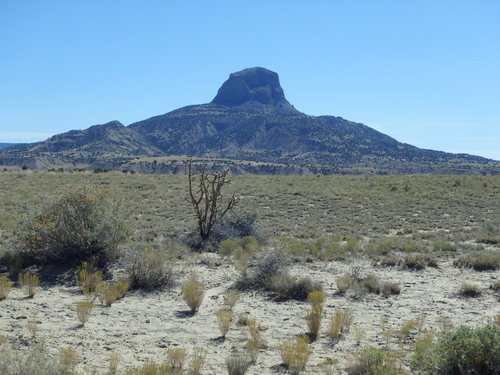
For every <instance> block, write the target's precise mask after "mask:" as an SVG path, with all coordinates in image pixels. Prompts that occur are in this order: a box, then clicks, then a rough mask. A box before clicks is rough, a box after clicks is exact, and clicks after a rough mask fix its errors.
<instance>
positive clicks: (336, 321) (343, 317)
mask: <svg viewBox="0 0 500 375" xmlns="http://www.w3.org/2000/svg"><path fill="white" fill-rule="evenodd" d="M352 321H353V316H352V313H351V312H349V311H346V310H336V311H335V314H334V315H333V316H332V317H331V318H330V324H329V325H328V336H329V337H330V338H331V339H332V340H333V341H335V342H338V341H339V340H340V339H341V338H342V337H343V336H344V334H345V333H347V332H349V329H350V327H351V323H352Z"/></svg>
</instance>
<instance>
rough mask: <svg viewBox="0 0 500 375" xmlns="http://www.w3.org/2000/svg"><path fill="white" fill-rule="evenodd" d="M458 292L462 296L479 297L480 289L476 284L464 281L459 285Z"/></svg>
mask: <svg viewBox="0 0 500 375" xmlns="http://www.w3.org/2000/svg"><path fill="white" fill-rule="evenodd" d="M458 293H459V294H460V295H461V296H462V297H479V296H480V295H481V289H479V287H478V286H477V285H474V284H471V283H468V282H464V283H462V285H460V289H459V291H458Z"/></svg>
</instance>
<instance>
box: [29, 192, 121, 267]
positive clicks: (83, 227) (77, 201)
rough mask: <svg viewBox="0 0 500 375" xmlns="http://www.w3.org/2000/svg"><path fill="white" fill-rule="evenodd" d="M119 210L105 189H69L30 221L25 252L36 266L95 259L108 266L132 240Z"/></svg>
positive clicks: (118, 206) (101, 264)
mask: <svg viewBox="0 0 500 375" xmlns="http://www.w3.org/2000/svg"><path fill="white" fill-rule="evenodd" d="M119 208H120V205H119V204H118V203H115V202H112V201H111V200H110V199H109V198H108V196H107V193H106V191H105V190H103V189H98V188H95V187H92V186H77V187H72V188H69V189H68V190H67V191H66V192H64V193H63V194H62V195H61V196H60V198H58V199H57V200H55V201H53V202H52V203H50V204H49V205H47V206H46V207H44V208H42V210H41V211H40V212H39V213H38V214H37V215H36V216H34V217H33V218H32V219H30V220H29V221H28V223H27V224H26V225H25V227H24V229H23V231H22V235H21V238H20V242H21V243H22V248H23V250H24V251H25V252H26V256H27V258H28V259H31V261H33V262H35V263H42V264H48V263H50V264H66V263H68V264H74V263H75V262H82V261H89V260H90V259H92V258H96V259H97V261H98V263H99V265H100V266H105V265H107V264H108V263H109V262H110V261H112V260H113V259H115V257H116V255H117V248H118V245H119V244H121V243H123V242H125V241H126V240H127V239H128V236H129V231H128V228H127V226H126V225H125V222H124V221H123V220H122V219H121V216H120V214H119Z"/></svg>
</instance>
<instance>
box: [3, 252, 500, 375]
mask: <svg viewBox="0 0 500 375" xmlns="http://www.w3.org/2000/svg"><path fill="white" fill-rule="evenodd" d="M451 263H452V262H451V260H448V259H441V260H440V261H439V268H427V269H425V270H422V271H409V270H403V269H400V268H373V266H372V265H371V264H370V262H369V261H368V260H359V261H345V262H331V263H324V262H319V261H317V262H314V263H303V264H297V265H295V266H293V267H292V268H291V273H293V274H297V275H309V276H310V277H312V278H313V279H317V280H321V281H322V282H323V283H324V287H325V293H326V301H325V304H324V306H325V309H324V319H323V322H322V327H321V333H320V336H319V338H318V340H317V341H315V342H313V343H312V346H313V350H314V351H313V353H312V355H311V357H310V359H309V362H308V365H307V367H306V370H305V372H304V373H305V374H318V373H321V372H320V370H319V369H318V367H317V365H318V364H319V363H321V362H323V361H324V360H325V359H326V358H333V359H337V360H339V364H338V369H339V373H343V372H344V369H345V367H346V366H347V364H348V360H349V357H351V356H352V355H353V354H354V353H356V352H357V351H358V350H359V349H360V347H363V346H367V345H372V346H377V347H385V338H384V337H383V335H382V330H381V326H380V318H381V316H382V315H383V314H386V315H387V316H388V318H389V321H388V326H389V327H394V328H396V327H399V326H401V325H402V324H403V323H404V322H405V321H407V320H409V319H412V318H415V317H417V316H418V315H419V314H425V316H426V320H425V325H424V329H429V328H435V329H439V325H438V324H437V321H438V319H439V317H448V318H450V320H451V322H452V323H453V325H454V326H458V325H460V324H467V325H474V326H475V325H483V324H485V323H486V322H487V321H488V319H490V318H491V317H492V316H493V315H495V314H499V313H500V304H499V303H498V297H497V296H496V295H495V294H494V293H493V291H492V290H490V289H488V287H489V286H490V285H491V284H492V283H493V282H494V281H495V280H498V278H499V276H500V275H499V272H476V271H473V270H464V269H458V268H455V267H453V266H452V264H451ZM353 266H360V267H362V268H363V270H364V271H365V272H371V271H372V270H373V272H374V273H375V274H377V275H378V276H379V277H380V278H381V279H382V280H388V281H393V282H397V283H399V284H400V285H401V294H400V295H398V296H391V297H389V298H385V297H383V296H381V295H374V294H364V295H361V296H353V295H349V294H348V295H346V296H339V295H336V291H337V288H336V283H335V278H336V277H337V276H339V275H342V274H344V273H346V272H349V270H350V269H351V267H353ZM176 269H177V272H178V274H179V282H178V285H177V286H176V287H174V288H173V289H171V290H169V291H165V292H157V293H150V294H145V293H142V292H138V291H133V292H130V293H129V294H128V295H127V296H126V297H125V298H124V299H122V300H120V301H117V302H116V303H114V304H113V305H112V306H110V307H105V306H100V305H97V306H96V307H95V308H94V310H93V311H92V315H91V317H90V319H89V321H88V322H87V324H86V325H85V327H80V326H79V322H78V320H77V317H76V313H75V311H74V302H76V301H79V300H82V299H83V296H82V295H81V292H80V291H79V289H78V288H77V287H63V286H55V287H42V288H41V289H40V290H39V292H38V294H37V295H36V296H35V297H34V298H32V299H30V298H26V297H24V294H23V292H22V291H21V290H20V289H19V288H14V289H13V290H12V291H11V294H10V295H9V297H8V299H7V300H4V301H1V302H0V330H1V334H3V335H5V336H7V337H9V339H10V340H11V341H12V342H13V343H14V344H15V345H18V346H19V347H20V348H21V349H26V347H27V345H28V343H33V342H34V341H35V342H42V341H43V342H45V343H47V347H48V350H49V351H50V352H51V353H53V354H54V355H56V354H57V352H58V350H59V348H61V347H64V346H68V345H73V346H74V347H75V348H76V350H77V352H78V354H79V356H80V360H81V362H82V363H81V364H80V365H79V368H80V369H81V370H89V369H93V368H95V369H96V370H97V373H99V374H101V373H102V374H105V373H106V372H107V366H108V360H109V356H110V353H111V352H112V351H116V352H119V353H120V354H121V360H120V364H119V369H121V370H123V369H125V368H129V367H131V366H137V365H140V364H141V363H144V362H145V361H146V360H153V361H162V360H163V359H165V352H166V350H167V349H168V348H174V347H184V348H186V349H189V350H191V349H192V348H194V347H202V348H205V349H206V350H207V351H208V355H207V359H206V366H205V370H204V372H203V373H204V374H225V373H227V372H226V370H225V358H226V357H227V355H228V354H229V353H230V352H231V351H232V350H242V349H243V348H244V345H245V343H246V342H247V340H248V333H247V328H246V327H240V326H238V325H237V324H236V323H233V325H232V326H231V329H230V331H229V333H228V335H227V338H226V340H221V339H220V332H219V329H218V325H217V318H216V312H217V311H218V310H219V309H221V308H222V307H223V295H224V293H225V292H226V290H227V288H228V287H230V286H231V285H232V284H233V283H234V280H236V278H237V277H238V273H237V271H236V270H235V267H234V264H232V263H231V262H230V261H227V260H222V259H221V258H219V257H218V255H215V254H207V255H203V256H201V257H200V258H199V259H198V260H197V261H195V262H184V263H178V264H177V265H176ZM192 271H195V272H197V273H198V275H199V278H200V281H202V282H203V283H204V284H205V286H206V295H205V299H204V301H203V304H202V306H201V308H200V310H199V312H198V313H197V314H195V315H194V316H189V315H188V314H186V311H187V310H188V308H187V306H186V304H185V303H184V301H183V300H182V297H181V293H180V290H181V283H182V281H183V280H185V279H186V278H187V277H188V275H189V273H190V272H192ZM464 281H468V282H472V283H474V284H476V285H478V286H479V287H480V288H481V290H482V291H483V294H482V295H481V296H480V297H477V298H463V297H460V296H458V294H457V291H458V289H459V287H460V284H461V283H462V282H464ZM335 309H348V310H350V311H351V312H352V313H353V314H354V323H353V327H354V326H357V327H361V328H362V329H363V331H364V337H363V339H362V342H361V345H357V344H356V342H355V339H354V335H353V327H351V332H350V333H349V334H348V335H347V336H346V337H345V338H344V339H343V340H341V341H340V342H339V343H337V344H333V343H332V341H331V340H330V339H329V337H328V336H327V335H326V329H327V323H328V320H329V318H330V316H331V315H332V314H333V313H334V311H335ZM234 310H235V313H236V315H249V316H252V317H255V318H256V319H257V321H258V322H260V324H261V325H262V328H263V332H262V334H263V337H264V338H265V339H266V341H267V343H268V348H267V349H264V350H261V352H260V354H259V356H258V358H257V361H256V363H255V364H254V365H253V366H252V367H251V368H250V369H249V371H248V372H247V374H274V373H285V372H286V370H285V369H284V368H283V367H282V366H280V363H281V358H280V354H279V350H278V346H279V344H280V343H281V342H283V341H285V340H291V339H293V338H294V336H296V335H299V334H303V333H305V332H306V330H307V325H306V322H305V315H306V313H307V310H308V305H307V303H305V302H297V301H291V302H284V303H278V302H275V301H273V300H271V299H270V298H269V297H267V296H266V295H263V294H262V293H257V292H251V293H242V294H241V298H240V300H239V301H238V303H237V304H236V306H235V308H234ZM32 313H36V314H37V321H38V322H39V324H38V331H37V332H36V335H35V339H33V338H32V334H31V333H30V331H29V330H28V328H27V320H28V319H27V318H28V317H29V316H30V315H31V314H32ZM390 345H392V346H393V347H397V344H396V342H395V341H393V342H392V344H390Z"/></svg>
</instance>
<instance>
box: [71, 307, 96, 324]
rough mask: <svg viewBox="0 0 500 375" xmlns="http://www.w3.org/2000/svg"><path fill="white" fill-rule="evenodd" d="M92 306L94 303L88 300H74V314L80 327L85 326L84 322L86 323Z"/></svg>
mask: <svg viewBox="0 0 500 375" xmlns="http://www.w3.org/2000/svg"><path fill="white" fill-rule="evenodd" d="M93 308H94V304H93V303H92V302H89V301H78V302H75V310H76V315H77V317H78V320H79V321H80V324H81V325H82V327H83V326H85V323H87V321H88V320H89V317H90V313H91V312H92V309H93Z"/></svg>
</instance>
